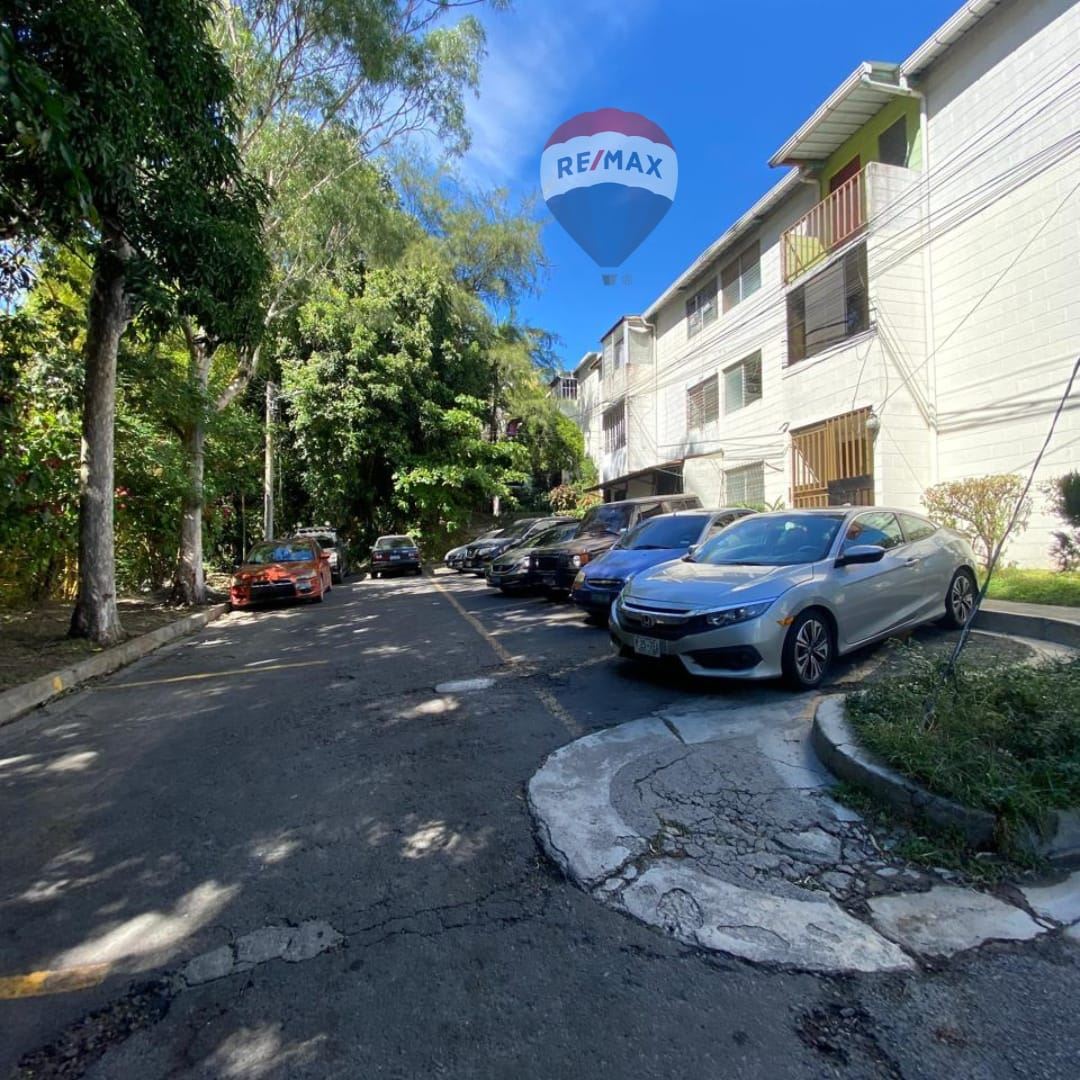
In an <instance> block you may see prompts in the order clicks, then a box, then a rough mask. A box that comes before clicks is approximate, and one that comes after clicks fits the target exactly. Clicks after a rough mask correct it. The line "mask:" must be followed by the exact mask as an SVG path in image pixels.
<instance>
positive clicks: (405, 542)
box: [375, 536, 416, 551]
mask: <svg viewBox="0 0 1080 1080" xmlns="http://www.w3.org/2000/svg"><path fill="white" fill-rule="evenodd" d="M375 546H376V547H377V548H380V549H381V550H384V551H385V550H387V549H388V548H411V547H416V544H414V543H413V541H412V538H411V537H409V536H381V537H379V539H378V540H377V541H376V543H375Z"/></svg>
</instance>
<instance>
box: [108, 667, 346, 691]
mask: <svg viewBox="0 0 1080 1080" xmlns="http://www.w3.org/2000/svg"><path fill="white" fill-rule="evenodd" d="M329 663H330V661H329V660H297V661H295V662H293V663H289V664H264V665H263V666H262V667H251V668H232V669H230V670H228V671H200V672H199V673H198V674H197V675H173V676H171V677H170V678H168V679H143V680H142V681H141V682H125V683H104V684H102V685H101V686H99V687H98V688H97V689H99V690H130V689H131V688H132V687H135V686H164V685H165V684H166V683H178V682H191V681H192V680H195V679H219V678H221V677H223V676H225V675H261V674H262V673H263V672H264V671H284V670H286V669H287V668H300V667H316V666H318V665H321V664H329Z"/></svg>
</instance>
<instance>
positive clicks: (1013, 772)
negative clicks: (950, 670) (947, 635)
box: [847, 649, 1080, 852]
mask: <svg viewBox="0 0 1080 1080" xmlns="http://www.w3.org/2000/svg"><path fill="white" fill-rule="evenodd" d="M905 652H907V653H908V656H907V663H906V666H905V670H904V671H903V672H901V673H897V674H894V675H891V676H888V677H885V678H881V679H877V680H874V681H873V682H872V683H871V685H870V686H869V688H868V689H866V690H863V691H860V692H859V693H857V694H852V695H851V696H850V697H849V698H848V699H847V716H848V719H849V720H850V721H851V724H852V726H853V727H854V729H855V731H856V732H857V733H858V736H859V739H860V741H861V742H862V743H863V745H864V746H866V748H867V749H869V750H870V751H872V752H873V753H875V754H877V755H878V756H879V757H880V758H882V759H883V760H884V761H886V762H887V763H888V764H889V765H891V766H892V767H893V768H895V769H897V770H899V771H900V772H902V773H904V774H905V775H906V776H910V777H911V778H912V779H914V780H916V781H917V782H918V783H920V784H922V785H923V786H924V787H926V788H929V789H930V790H931V791H934V792H936V793H938V794H939V795H944V796H947V797H948V798H951V799H956V800H957V801H958V802H961V803H964V804H965V805H967V806H973V807H978V808H979V809H983V810H989V811H990V812H991V813H993V814H995V815H996V816H997V818H998V821H999V826H1000V834H1001V835H1000V840H1001V846H1002V850H1004V851H1007V852H1009V851H1014V850H1015V846H1014V841H1015V840H1016V838H1017V837H1018V836H1019V835H1021V833H1022V832H1023V831H1025V830H1026V829H1029V828H1034V829H1037V830H1042V829H1044V828H1045V825H1046V821H1047V811H1049V810H1052V809H1066V808H1069V807H1075V806H1078V805H1080V659H1070V660H1066V661H1058V662H1055V663H1050V664H1043V665H1039V666H1037V667H1036V666H1031V665H1027V664H1016V663H1012V664H998V665H995V666H993V667H989V668H986V669H977V668H973V667H971V666H966V665H964V664H963V663H962V664H961V666H960V667H959V669H958V671H957V672H956V674H955V676H954V677H952V678H950V679H947V680H946V679H945V678H944V677H943V673H942V669H943V660H942V658H941V657H938V656H927V655H925V654H924V653H923V652H922V651H920V650H918V649H905ZM928 706H932V707H930V708H928Z"/></svg>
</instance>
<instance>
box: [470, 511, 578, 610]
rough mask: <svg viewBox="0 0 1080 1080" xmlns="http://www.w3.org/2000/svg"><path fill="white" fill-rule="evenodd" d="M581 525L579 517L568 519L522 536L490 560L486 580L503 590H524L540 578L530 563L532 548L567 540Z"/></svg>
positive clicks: (536, 582) (535, 584) (514, 591)
mask: <svg viewBox="0 0 1080 1080" xmlns="http://www.w3.org/2000/svg"><path fill="white" fill-rule="evenodd" d="M580 527H581V522H580V521H576V520H573V519H571V520H569V521H564V522H561V523H560V524H558V525H556V526H554V527H553V528H550V529H545V530H544V531H543V532H540V533H536V534H535V535H533V536H530V537H529V538H528V539H527V540H522V541H521V542H520V543H519V544H518V545H517V546H516V547H512V548H510V549H509V550H508V551H504V552H503V553H502V554H501V555H500V556H499V557H498V558H497V559H495V560H494V561H493V562H492V563H491V565H490V566H489V567H488V571H487V574H486V578H487V583H488V584H489V585H490V586H492V588H496V589H502V591H503V592H504V593H519V592H526V591H528V590H529V589H533V588H535V587H536V586H537V585H538V584H539V581H538V579H537V576H536V574H534V573H533V571H532V570H531V569H530V564H529V555H530V553H531V552H532V550H533V548H536V547H546V546H548V545H550V544H557V543H559V542H560V541H562V540H568V539H569V538H570V537H571V536H573V535H574V533H576V532H577V531H578V529H579V528H580Z"/></svg>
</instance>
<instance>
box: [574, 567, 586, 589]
mask: <svg viewBox="0 0 1080 1080" xmlns="http://www.w3.org/2000/svg"><path fill="white" fill-rule="evenodd" d="M584 584H585V571H584V570H579V571H578V572H577V575H576V577H575V578H574V588H575V589H580V588H581V586H582V585H584Z"/></svg>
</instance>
